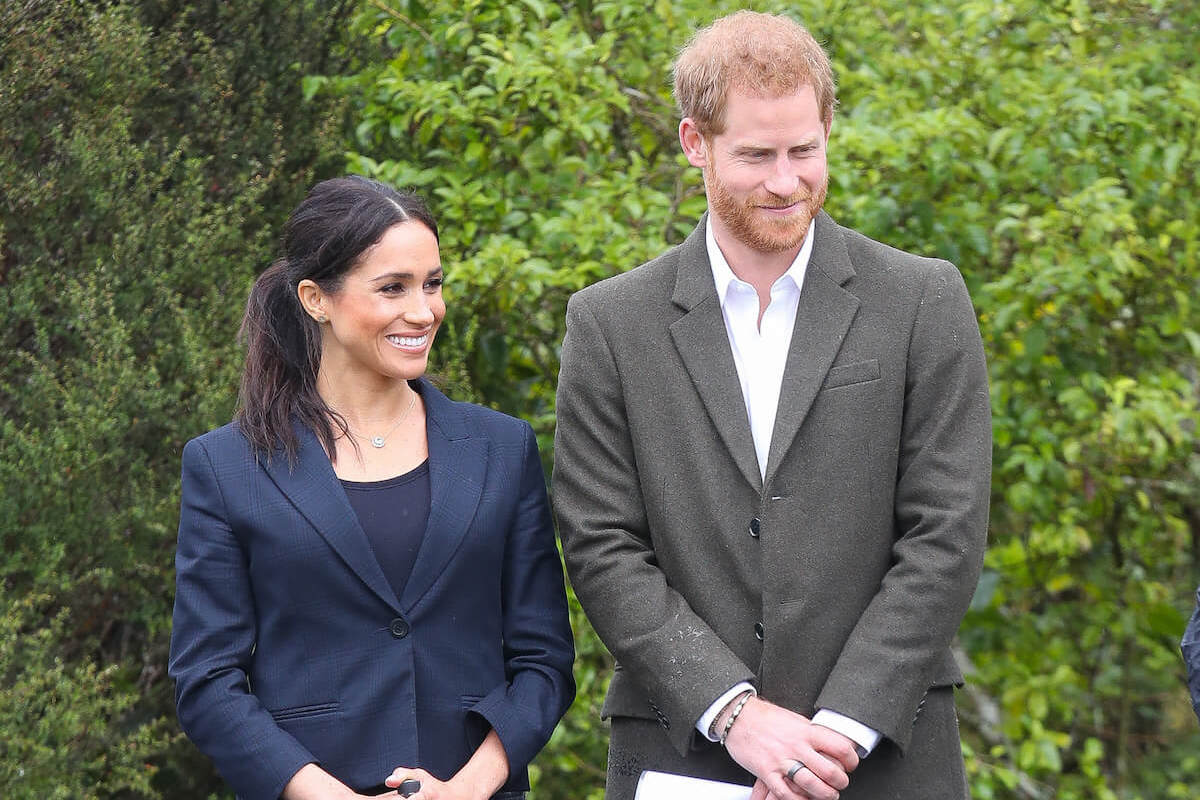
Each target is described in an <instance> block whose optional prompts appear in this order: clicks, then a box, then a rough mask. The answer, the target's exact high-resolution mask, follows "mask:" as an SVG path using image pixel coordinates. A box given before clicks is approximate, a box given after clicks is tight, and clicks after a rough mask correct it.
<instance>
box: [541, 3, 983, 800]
mask: <svg viewBox="0 0 1200 800" xmlns="http://www.w3.org/2000/svg"><path fill="white" fill-rule="evenodd" d="M675 96H676V100H677V102H678V104H679V107H680V111H681V115H682V122H681V123H680V125H679V140H680V144H681V145H682V147H683V151H684V153H685V154H686V156H687V159H688V162H689V163H690V164H692V165H693V166H696V167H699V168H700V169H701V170H702V173H703V177H704V185H705V191H706V193H707V196H708V201H709V213H708V214H706V215H705V217H704V218H703V219H702V220H701V221H700V224H699V226H698V227H697V228H696V230H695V232H693V233H692V234H691V236H689V237H688V238H687V240H685V241H684V242H683V243H682V244H681V245H680V246H678V247H677V248H674V249H672V250H670V251H669V252H667V253H665V254H664V255H662V256H660V257H659V258H657V259H655V260H654V261H651V262H649V263H647V264H644V265H642V266H641V267H638V268H637V269H634V270H632V271H631V272H629V273H626V274H624V275H619V276H617V277H614V278H611V279H608V280H605V281H602V282H600V283H598V284H596V285H594V286H591V287H589V288H587V289H585V290H583V291H581V292H579V293H577V294H576V295H575V296H573V297H572V298H571V301H570V303H569V304H568V309H567V334H566V338H565V340H564V342H563V350H562V370H561V374H560V379H559V389H558V432H557V438H556V451H555V453H556V457H555V471H554V488H555V497H556V513H557V516H558V521H559V526H560V530H561V533H562V538H563V547H564V552H565V556H566V563H567V567H568V570H569V572H570V576H571V580H572V582H573V584H574V586H575V590H576V592H577V594H578V596H579V599H580V601H581V602H582V604H583V607H584V609H585V610H586V611H587V613H588V615H589V617H590V618H591V621H592V623H593V624H594V626H595V629H596V631H597V633H598V634H599V635H600V638H601V639H602V640H603V641H604V642H605V644H606V645H607V646H608V648H609V649H610V650H611V651H612V653H613V654H614V656H615V657H616V660H617V667H616V670H615V673H614V675H613V679H612V683H611V685H610V687H609V692H608V697H607V699H606V701H605V705H604V709H603V714H604V716H605V717H608V718H611V720H612V739H611V742H610V746H609V763H608V786H607V797H608V798H609V800H628V798H632V797H633V792H634V787H635V785H636V782H637V779H638V776H639V775H640V773H641V772H642V770H645V769H652V770H662V771H666V772H674V773H681V774H686V775H691V776H695V777H700V778H709V779H716V780H726V781H736V782H741V783H743V784H745V785H750V784H751V783H753V785H754V790H753V794H752V797H753V798H754V800H762V799H763V798H767V797H771V798H777V799H778V800H800V799H801V798H816V799H817V800H831V799H832V798H836V797H838V794H839V792H840V794H841V797H842V798H872V800H885V799H886V800H892V798H920V799H921V800H936V799H937V798H956V799H957V798H963V797H966V796H967V788H966V781H965V778H964V771H963V762H962V754H961V750H960V744H959V737H958V727H957V720H956V716H955V711H954V698H953V688H952V687H953V686H955V685H958V684H960V683H961V681H962V677H961V674H960V672H959V669H958V667H957V666H956V664H955V662H954V659H953V657H952V655H951V652H950V643H951V640H952V638H953V636H954V633H955V631H956V629H957V627H958V625H959V622H960V621H961V619H962V616H963V614H964V613H965V610H966V608H967V604H968V602H969V600H970V598H971V595H972V592H973V590H974V587H975V583H976V580H977V578H978V574H979V568H980V563H981V558H982V553H983V549H984V542H985V537H986V527H987V502H988V486H989V477H990V458H991V427H990V412H989V403H988V393H987V376H986V370H985V365H984V360H983V348H982V344H981V341H980V337H979V331H978V326H977V324H976V321H975V317H974V312H973V310H972V308H971V303H970V300H969V298H968V296H967V292H966V289H965V287H964V285H963V281H962V278H961V277H960V275H959V274H958V272H957V270H956V269H955V268H954V267H953V266H952V265H950V264H948V263H946V262H944V261H937V260H933V259H926V258H920V257H917V256H913V255H909V254H907V253H903V252H900V251H897V250H894V249H891V248H889V247H886V246H884V245H882V244H879V243H877V242H874V241H871V240H870V239H867V238H865V237H863V236H861V235H859V234H857V233H855V232H853V231H850V230H848V229H845V228H842V227H840V226H838V225H837V223H835V222H834V221H833V220H832V219H831V218H830V217H829V216H828V215H827V214H825V213H824V212H823V211H821V210H820V209H821V205H822V202H823V200H824V198H825V190H826V185H827V181H828V173H827V168H826V145H827V143H828V141H829V131H830V126H831V125H832V121H833V107H834V104H835V99H834V84H833V76H832V71H831V68H830V65H829V61H828V58H827V57H826V55H825V54H824V52H823V51H822V50H821V48H820V46H819V45H818V44H817V43H816V42H815V41H814V40H813V38H812V36H811V35H809V33H808V32H807V31H806V30H804V29H803V28H802V27H800V26H799V25H797V24H795V23H794V22H791V21H790V20H787V19H785V18H782V17H775V16H769V15H762V14H755V13H751V12H739V13H737V14H734V15H732V16H730V17H727V18H724V19H721V20H719V21H717V22H716V23H715V24H714V25H712V26H711V27H709V28H707V29H705V30H703V31H701V32H699V33H698V34H697V35H696V36H695V38H693V40H692V41H691V43H689V45H688V46H687V47H686V48H685V50H684V51H683V52H682V53H681V55H680V56H679V59H678V61H677V62H676V64H675ZM814 715H815V716H814Z"/></svg>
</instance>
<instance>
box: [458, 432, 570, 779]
mask: <svg viewBox="0 0 1200 800" xmlns="http://www.w3.org/2000/svg"><path fill="white" fill-rule="evenodd" d="M522 425H523V431H524V442H523V444H524V455H523V458H522V464H521V473H520V481H521V483H520V487H519V491H520V500H519V505H518V510H517V514H516V518H515V520H514V522H513V525H512V528H511V529H510V530H509V532H508V537H507V542H506V545H505V551H504V564H503V574H502V578H501V580H502V584H501V586H502V589H501V596H502V599H501V603H502V606H503V608H502V614H503V634H504V659H505V673H506V675H507V678H508V680H507V681H506V684H505V685H503V686H500V687H498V688H496V689H495V690H493V691H492V692H490V693H489V694H488V695H486V696H485V697H484V698H483V699H481V700H480V701H479V703H478V704H476V705H475V706H474V708H473V709H472V710H473V711H474V712H475V713H476V714H479V715H480V716H482V717H483V718H484V719H486V720H487V722H488V724H489V725H491V727H492V729H493V730H495V731H496V734H497V735H498V736H499V737H500V742H501V743H502V744H503V745H504V752H505V755H506V756H507V757H508V764H509V774H510V776H511V775H517V774H521V773H523V772H524V770H525V767H526V766H527V765H528V764H529V762H530V761H532V760H533V757H534V756H535V755H537V753H538V751H539V750H541V749H542V747H543V746H544V745H545V744H546V742H547V741H548V740H549V738H550V734H551V733H552V732H553V731H554V726H555V725H557V724H558V721H559V720H560V719H561V718H562V715H563V714H565V713H566V711H567V708H568V707H570V705H571V701H572V700H573V699H574V698H575V680H574V677H573V676H572V674H571V666H572V664H573V663H574V660H575V644H574V640H573V637H572V635H571V621H570V617H569V615H568V612H567V598H566V591H565V588H564V585H563V574H562V563H561V561H560V560H559V556H558V548H557V547H556V546H555V541H554V526H553V523H552V521H551V518H550V504H549V501H548V499H547V497H546V478H545V475H544V473H543V471H542V462H541V458H540V457H539V456H538V449H537V441H536V439H535V438H534V435H533V429H532V428H530V426H529V424H528V423H522Z"/></svg>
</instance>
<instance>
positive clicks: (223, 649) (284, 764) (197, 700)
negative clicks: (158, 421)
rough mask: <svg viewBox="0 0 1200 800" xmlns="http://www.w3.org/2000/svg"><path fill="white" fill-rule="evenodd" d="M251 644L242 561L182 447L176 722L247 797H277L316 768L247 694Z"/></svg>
mask: <svg viewBox="0 0 1200 800" xmlns="http://www.w3.org/2000/svg"><path fill="white" fill-rule="evenodd" d="M255 640H256V628H255V619H254V597H253V595H252V592H251V586H250V580H249V574H248V569H247V564H246V557H245V555H244V553H243V551H242V548H241V546H240V544H239V542H238V539H237V537H236V535H235V534H234V532H233V530H232V529H231V528H230V524H229V517H228V515H227V512H226V508H225V503H224V500H223V497H222V492H221V478H220V476H219V475H218V474H217V472H216V471H215V470H214V468H213V463H212V459H211V458H210V456H209V453H208V451H207V450H206V449H205V447H204V444H203V443H202V442H200V441H198V440H192V441H191V442H188V444H187V446H186V447H185V448H184V450H183V488H182V504H181V509H180V516H179V541H178V545H177V548H176V551H175V610H174V617H173V625H172V630H171V653H170V662H169V674H170V675H171V677H172V678H173V679H174V680H175V704H176V708H177V711H178V714H179V723H180V725H181V727H182V728H183V730H184V732H185V733H186V734H187V735H188V738H190V739H191V740H192V741H193V742H194V743H195V744H196V746H197V747H198V748H199V749H200V750H201V751H202V752H203V753H205V754H206V755H207V756H208V757H209V758H211V759H212V760H213V763H214V764H215V765H216V768H217V770H218V771H219V772H220V773H221V775H222V777H224V778H225V780H226V781H228V782H229V785H230V786H231V787H233V789H234V790H235V791H236V792H237V793H238V795H239V796H241V797H243V798H246V800H275V798H278V797H279V795H280V793H281V792H282V791H283V787H284V786H285V785H286V784H287V782H288V781H289V780H291V778H292V776H293V775H295V774H296V772H297V771H298V770H299V769H300V768H301V767H302V766H304V765H305V764H308V763H310V762H315V761H316V760H317V759H316V758H314V757H313V755H312V753H310V752H309V751H308V750H307V749H306V748H305V747H303V746H302V745H301V744H300V743H299V742H298V741H296V739H295V738H294V737H293V736H291V735H290V734H288V733H287V732H286V731H284V730H282V729H281V728H279V726H278V725H276V724H275V721H274V720H273V719H272V718H271V715H270V714H269V713H268V712H267V710H266V709H265V708H264V707H263V706H262V704H261V703H260V702H259V701H258V699H257V698H256V697H255V696H254V695H253V694H252V693H251V692H250V688H249V683H248V679H247V675H248V672H249V664H250V658H251V653H252V652H253V649H254V643H255Z"/></svg>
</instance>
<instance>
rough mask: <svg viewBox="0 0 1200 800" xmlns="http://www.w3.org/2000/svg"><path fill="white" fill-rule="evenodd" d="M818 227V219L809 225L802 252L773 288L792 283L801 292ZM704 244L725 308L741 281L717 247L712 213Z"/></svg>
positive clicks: (718, 294) (707, 220)
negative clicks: (730, 288) (730, 293)
mask: <svg viewBox="0 0 1200 800" xmlns="http://www.w3.org/2000/svg"><path fill="white" fill-rule="evenodd" d="M816 227H817V220H816V217H814V218H813V220H812V221H811V222H809V223H808V232H807V233H806V234H804V244H802V245H800V252H799V253H797V254H796V258H795V260H794V261H792V264H791V266H790V267H788V268H787V271H786V272H784V273H783V274H782V275H780V276H779V278H777V279H776V281H775V283H774V284H772V288H774V287H775V286H779V285H780V283H782V282H791V283H792V284H793V285H794V286H795V287H796V289H797V291H799V289H800V288H801V287H802V286H804V273H805V272H806V271H807V270H808V260H809V258H810V257H811V256H812V248H813V233H814V231H815V230H816ZM704 244H705V246H706V247H707V248H708V263H709V266H711V267H712V274H713V283H714V284H716V287H717V298H718V299H719V300H720V301H721V306H722V307H724V306H725V298H726V296H728V294H729V286H730V284H732V283H733V282H734V281H739V280H741V279H740V278H739V277H738V276H737V275H734V274H733V270H732V269H731V268H730V267H729V262H728V261H726V260H725V254H724V253H722V252H721V248H720V247H719V246H718V245H717V237H716V236H714V235H713V226H712V214H711V213H710V214H709V215H708V217H706V218H705V221H704Z"/></svg>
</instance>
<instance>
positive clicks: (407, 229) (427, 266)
mask: <svg viewBox="0 0 1200 800" xmlns="http://www.w3.org/2000/svg"><path fill="white" fill-rule="evenodd" d="M321 302H322V311H323V313H324V314H325V315H326V316H327V317H328V323H327V324H325V325H323V326H322V344H321V347H322V349H321V371H322V372H325V373H327V374H328V375H329V376H330V377H338V378H341V377H345V378H352V377H353V376H354V375H362V376H363V377H364V378H367V379H368V380H370V379H372V377H373V376H374V375H379V376H383V377H387V378H401V379H405V380H412V379H414V378H419V377H420V376H421V375H423V374H424V373H425V367H426V364H427V362H428V360H429V348H430V347H431V346H432V345H433V337H434V335H435V334H436V333H437V329H438V326H439V325H441V323H442V318H443V317H444V316H446V304H445V302H444V301H443V300H442V263H441V256H440V255H439V253H438V243H437V238H436V237H434V235H433V232H432V231H430V230H429V229H428V228H426V227H425V225H424V224H422V223H420V222H416V221H409V222H402V223H400V224H398V225H393V226H392V227H391V228H389V229H388V231H387V232H386V233H385V234H384V235H383V238H381V239H380V240H379V242H378V243H377V244H375V245H374V246H373V247H371V248H370V249H368V250H367V251H366V252H364V253H363V255H362V256H361V257H360V258H359V262H358V264H357V265H356V266H355V267H354V268H353V269H351V270H350V271H349V272H348V273H346V277H345V279H344V280H343V282H342V286H341V288H340V289H339V290H338V291H337V292H336V293H334V294H324V293H323V294H322V297H321Z"/></svg>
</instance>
